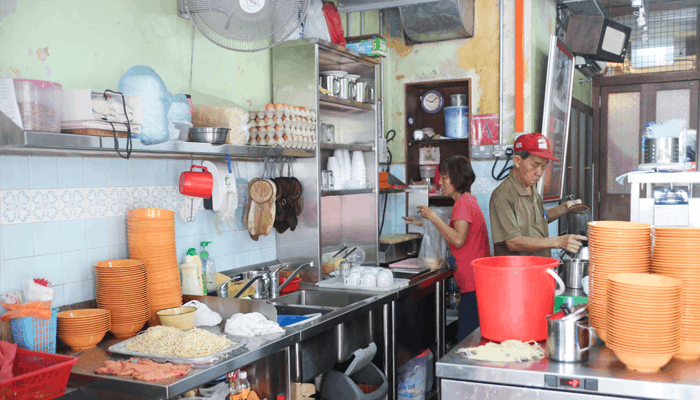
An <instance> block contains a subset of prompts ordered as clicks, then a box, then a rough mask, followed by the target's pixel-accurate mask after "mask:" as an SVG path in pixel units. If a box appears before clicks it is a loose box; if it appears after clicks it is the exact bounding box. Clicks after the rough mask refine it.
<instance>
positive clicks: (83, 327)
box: [57, 308, 110, 350]
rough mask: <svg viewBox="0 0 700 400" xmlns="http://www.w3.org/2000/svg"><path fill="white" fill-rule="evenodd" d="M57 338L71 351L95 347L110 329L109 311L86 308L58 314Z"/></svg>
mask: <svg viewBox="0 0 700 400" xmlns="http://www.w3.org/2000/svg"><path fill="white" fill-rule="evenodd" d="M57 322H58V332H57V334H58V337H60V338H61V340H63V341H64V342H65V343H66V344H67V345H68V346H70V347H71V349H73V350H85V349H90V348H93V347H95V346H97V344H98V343H100V340H102V338H103V337H104V336H105V333H107V331H108V330H109V329H110V312H109V310H104V309H99V308H86V309H82V310H71V311H61V312H60V313H58V317H57Z"/></svg>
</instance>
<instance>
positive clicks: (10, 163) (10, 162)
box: [0, 156, 29, 190]
mask: <svg viewBox="0 0 700 400" xmlns="http://www.w3.org/2000/svg"><path fill="white" fill-rule="evenodd" d="M0 189H2V190H20V189H29V157H24V156H19V157H16V156H2V157H0Z"/></svg>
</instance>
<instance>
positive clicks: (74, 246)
mask: <svg viewBox="0 0 700 400" xmlns="http://www.w3.org/2000/svg"><path fill="white" fill-rule="evenodd" d="M85 248H87V230H86V229H85V220H84V219H76V220H71V221H61V251H63V252H66V251H78V250H83V249H85Z"/></svg>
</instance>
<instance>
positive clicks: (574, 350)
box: [546, 304, 596, 362]
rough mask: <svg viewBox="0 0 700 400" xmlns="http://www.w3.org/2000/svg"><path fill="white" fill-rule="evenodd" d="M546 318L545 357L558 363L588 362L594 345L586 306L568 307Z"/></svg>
mask: <svg viewBox="0 0 700 400" xmlns="http://www.w3.org/2000/svg"><path fill="white" fill-rule="evenodd" d="M559 308H560V309H561V311H559V312H557V313H554V314H552V315H548V316H547V329H548V332H547V346H546V349H547V357H548V358H549V359H551V360H554V361H560V362H581V361H586V360H588V354H589V350H590V349H591V347H593V344H595V338H596V336H595V330H594V328H593V327H592V326H590V325H589V324H588V305H586V304H582V305H578V306H573V307H569V306H567V305H566V304H563V305H561V306H560V307H559Z"/></svg>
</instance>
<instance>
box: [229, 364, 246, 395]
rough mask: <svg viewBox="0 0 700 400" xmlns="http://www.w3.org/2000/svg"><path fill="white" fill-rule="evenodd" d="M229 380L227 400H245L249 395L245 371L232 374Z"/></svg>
mask: <svg viewBox="0 0 700 400" xmlns="http://www.w3.org/2000/svg"><path fill="white" fill-rule="evenodd" d="M228 378H229V391H228V393H229V395H228V400H245V399H246V398H247V397H248V393H250V382H248V379H247V378H248V373H247V372H246V371H236V372H232V373H230V374H229V376H228Z"/></svg>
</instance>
